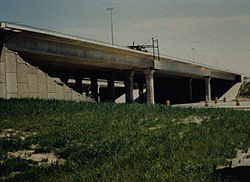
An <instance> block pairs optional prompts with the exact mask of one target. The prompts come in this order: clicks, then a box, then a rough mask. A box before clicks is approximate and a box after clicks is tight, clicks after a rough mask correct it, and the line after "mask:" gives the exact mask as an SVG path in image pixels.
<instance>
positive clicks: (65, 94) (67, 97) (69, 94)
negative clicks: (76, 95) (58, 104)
mask: <svg viewBox="0 0 250 182" xmlns="http://www.w3.org/2000/svg"><path fill="white" fill-rule="evenodd" d="M63 98H64V100H71V98H72V94H71V92H67V93H65V92H64V95H63Z"/></svg>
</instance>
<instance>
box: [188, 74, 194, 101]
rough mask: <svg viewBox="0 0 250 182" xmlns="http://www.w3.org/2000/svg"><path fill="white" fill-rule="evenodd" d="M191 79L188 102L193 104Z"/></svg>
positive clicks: (190, 81)
mask: <svg viewBox="0 0 250 182" xmlns="http://www.w3.org/2000/svg"><path fill="white" fill-rule="evenodd" d="M192 82H193V78H190V79H189V101H190V102H193V84H192Z"/></svg>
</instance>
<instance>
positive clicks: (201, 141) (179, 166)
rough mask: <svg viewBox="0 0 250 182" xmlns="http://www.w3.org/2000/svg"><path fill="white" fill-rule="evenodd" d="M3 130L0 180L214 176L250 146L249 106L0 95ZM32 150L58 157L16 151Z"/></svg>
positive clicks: (196, 178) (178, 179) (178, 181)
mask: <svg viewBox="0 0 250 182" xmlns="http://www.w3.org/2000/svg"><path fill="white" fill-rule="evenodd" d="M0 134H1V135H0V136H1V137H0V181H46V182H49V181H53V182H54V181H65V182H66V181H67V182H68V181H74V182H75V181H136V182H137V181H170V182H174V181H176V182H184V181H188V182H190V181H192V182H194V181H206V182H209V181H211V182H214V181H222V178H219V177H217V176H214V175H213V167H214V166H218V165H227V164H228V161H227V160H226V159H230V158H233V157H234V156H235V155H236V151H237V149H243V150H246V149H247V148H249V147H250V112H249V111H236V110H226V109H189V108H172V107H169V106H166V105H139V104H113V103H84V102H80V103H77V102H66V101H44V100H33V99H31V100H26V99H24V100H8V101H7V100H0ZM32 150H33V154H53V155H54V156H56V157H57V161H56V162H52V163H51V164H49V160H48V159H42V161H35V160H32V157H31V154H28V152H27V153H26V154H25V156H26V159H25V157H24V156H21V155H20V156H18V155H16V156H15V155H14V153H18V152H17V151H32Z"/></svg>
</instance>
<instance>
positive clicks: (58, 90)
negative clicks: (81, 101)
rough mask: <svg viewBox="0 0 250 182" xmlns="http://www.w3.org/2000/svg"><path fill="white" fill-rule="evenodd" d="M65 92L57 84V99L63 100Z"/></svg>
mask: <svg viewBox="0 0 250 182" xmlns="http://www.w3.org/2000/svg"><path fill="white" fill-rule="evenodd" d="M63 96H64V92H63V87H62V86H60V85H57V84H56V99H58V100H61V99H63Z"/></svg>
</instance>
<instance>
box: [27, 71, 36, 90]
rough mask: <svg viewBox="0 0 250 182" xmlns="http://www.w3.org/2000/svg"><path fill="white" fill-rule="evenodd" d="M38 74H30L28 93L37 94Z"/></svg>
mask: <svg viewBox="0 0 250 182" xmlns="http://www.w3.org/2000/svg"><path fill="white" fill-rule="evenodd" d="M37 90H38V88H37V74H28V91H29V93H37Z"/></svg>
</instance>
